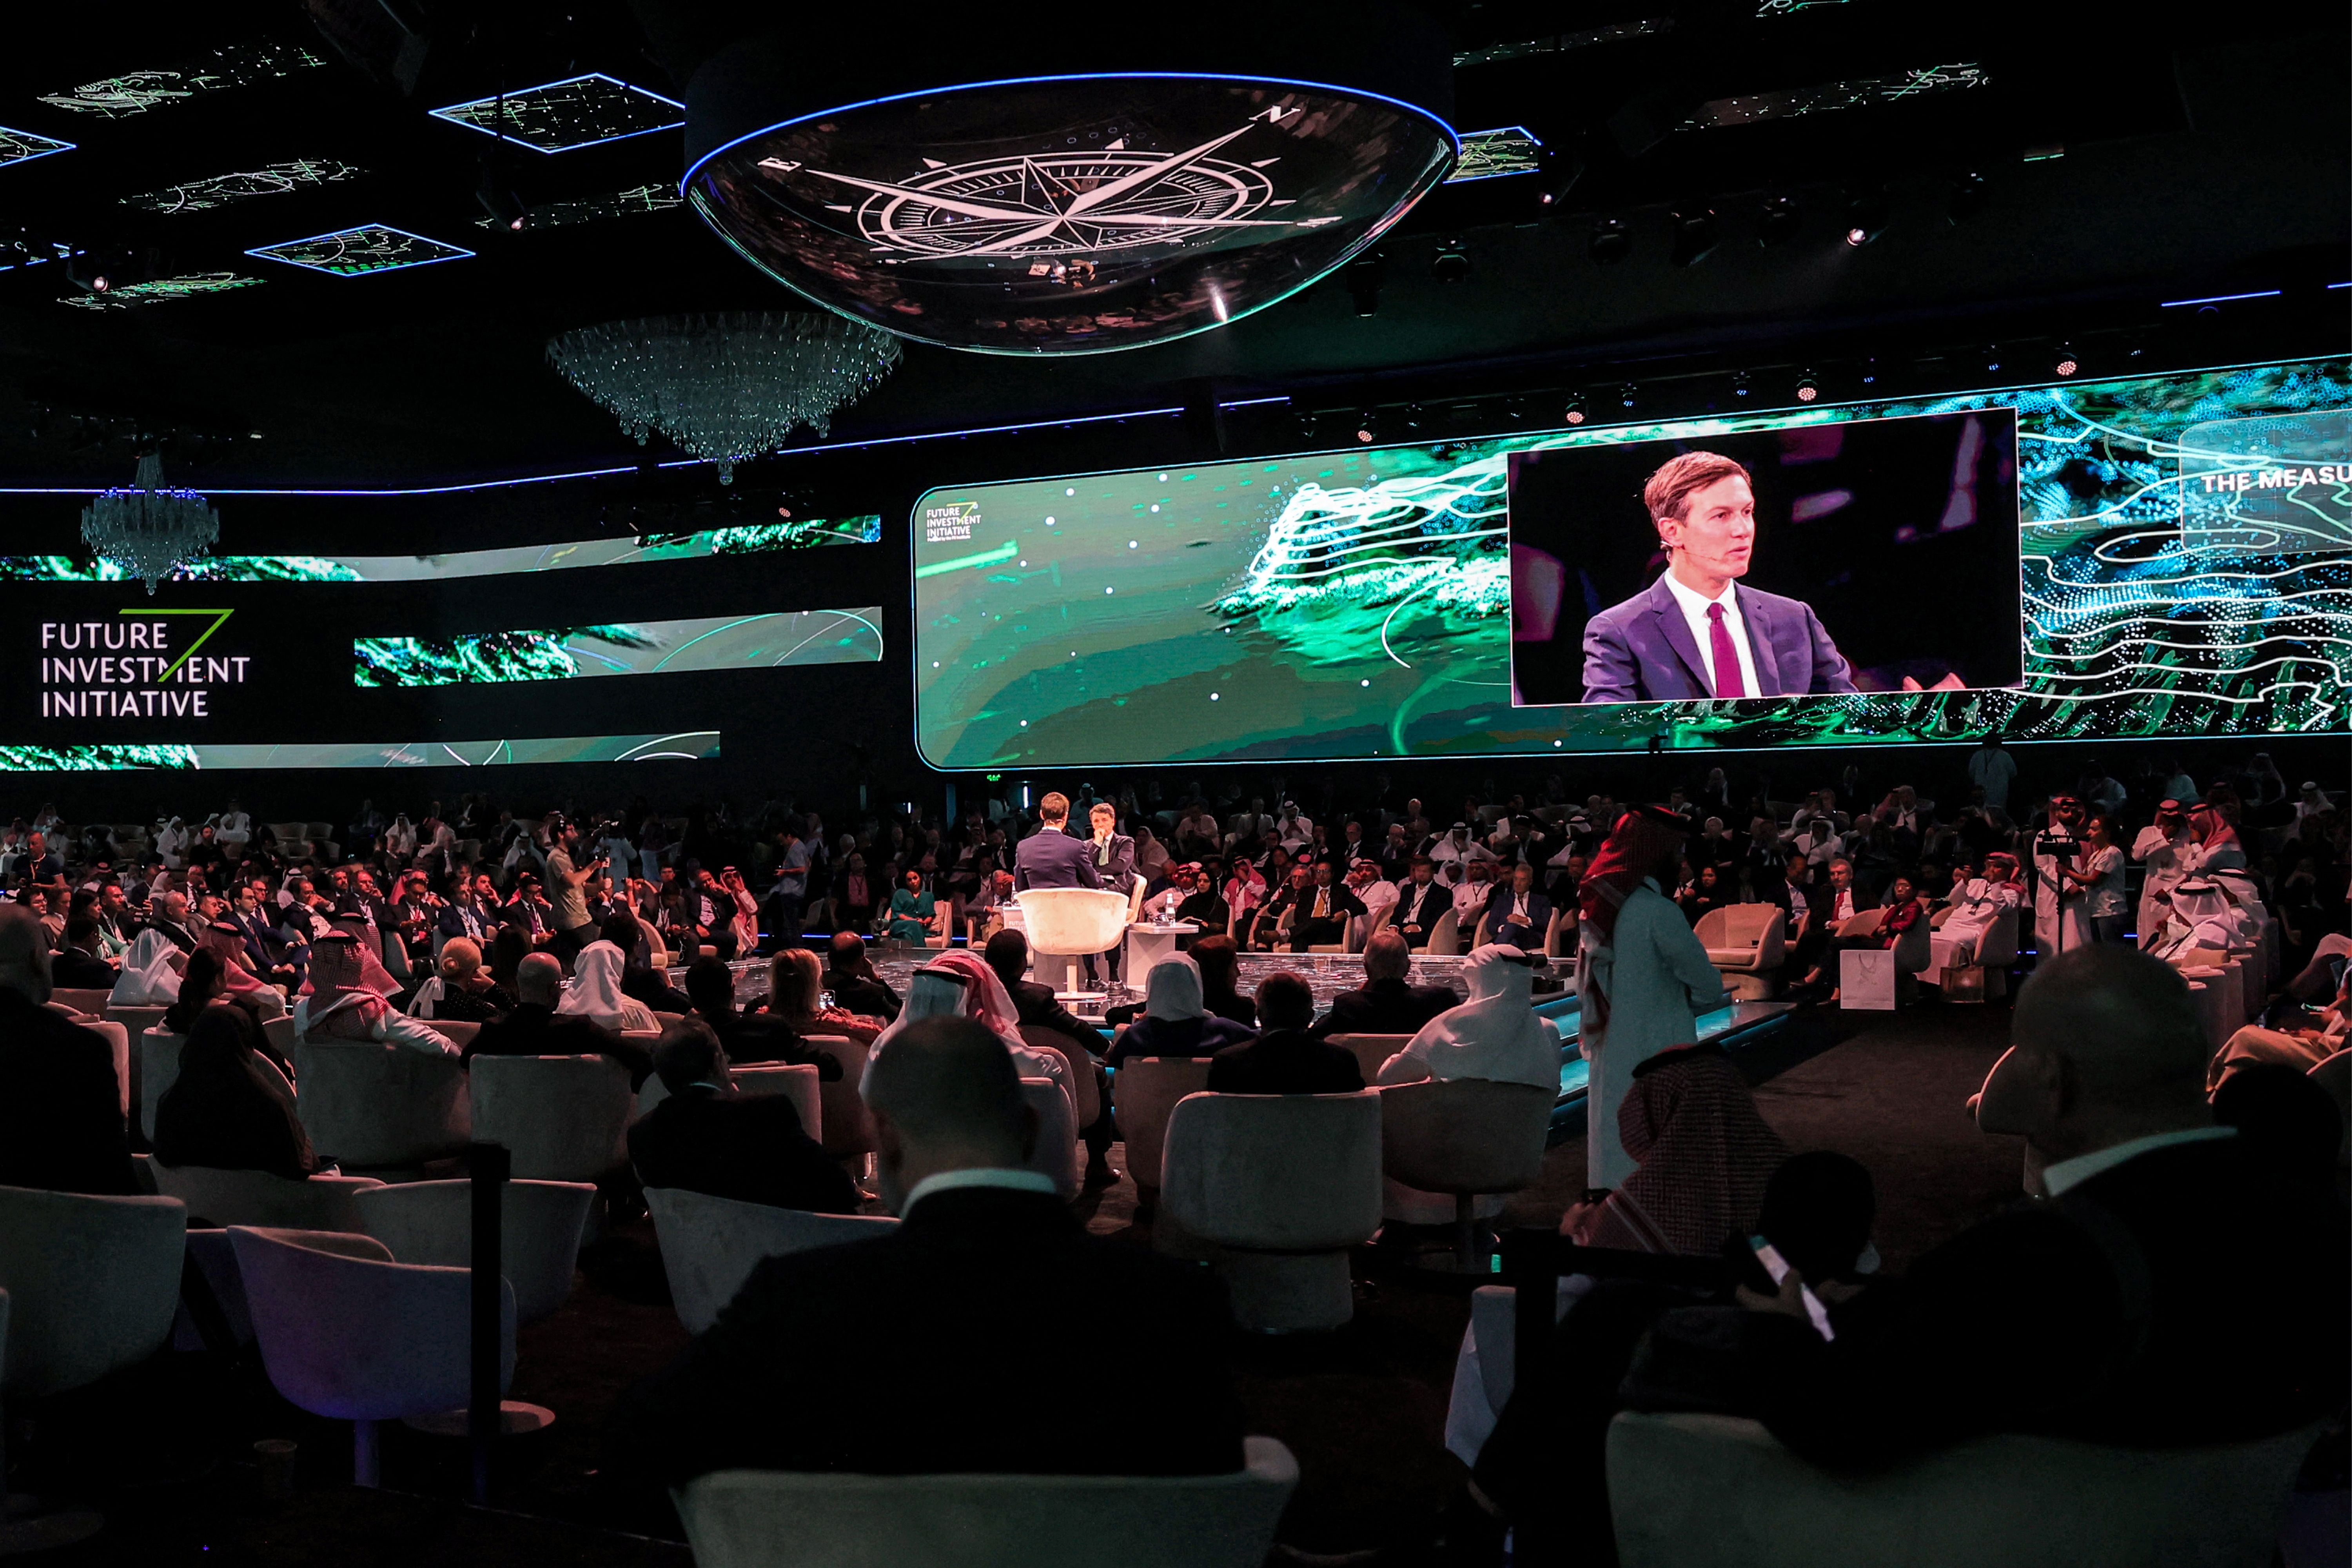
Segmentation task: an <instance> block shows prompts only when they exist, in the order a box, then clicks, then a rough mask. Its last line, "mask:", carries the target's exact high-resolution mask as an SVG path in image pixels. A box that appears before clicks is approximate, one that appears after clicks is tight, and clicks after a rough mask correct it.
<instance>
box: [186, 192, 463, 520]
mask: <svg viewBox="0 0 2352 1568" xmlns="http://www.w3.org/2000/svg"><path fill="white" fill-rule="evenodd" d="M372 228H380V229H382V230H383V231H384V232H385V233H386V234H396V235H398V236H400V237H402V238H403V239H413V240H415V241H417V242H418V243H419V244H423V245H434V246H438V247H441V249H443V250H444V251H446V252H447V253H448V254H446V255H443V256H428V257H426V258H425V259H424V260H422V261H395V262H394V263H393V264H392V265H391V266H389V267H363V268H360V269H359V270H357V271H355V272H338V271H336V270H335V269H334V268H331V267H321V266H320V265H319V264H318V263H317V262H315V261H297V260H295V259H294V258H292V257H290V256H280V255H278V254H277V253H278V251H280V250H283V249H284V248H285V247H288V246H289V245H308V244H310V242H311V241H312V240H314V239H341V238H343V237H346V236H348V235H354V234H365V233H366V232H367V231H368V230H370V229H372ZM246 254H247V256H253V257H258V258H260V259H262V260H264V261H276V262H279V263H282V264H283V265H285V266H288V267H299V268H301V269H302V270H303V271H305V272H323V273H325V274H326V275H327V276H328V277H330V278H371V277H373V276H374V275H375V274H377V273H379V272H405V271H407V270H408V269H409V268H412V267H430V266H432V265H433V264H434V263H435V262H436V261H462V260H464V259H466V258H467V257H470V256H472V255H473V254H474V252H472V251H470V250H467V248H466V247H464V246H461V245H451V244H450V243H449V242H448V241H446V240H441V239H435V238H434V237H431V236H430V235H423V234H411V233H409V232H408V230H406V229H404V228H394V227H393V226H392V225H390V224H388V223H362V224H355V225H353V226H352V227H350V228H333V229H329V230H328V231H327V232H326V233H324V234H310V235H305V236H303V237H301V238H300V239H281V240H278V242H277V243H276V244H274V245H265V246H260V247H257V248H255V249H252V250H248V251H247V252H246ZM222 493H223V494H226V493H227V492H226V491H224V492H222Z"/></svg>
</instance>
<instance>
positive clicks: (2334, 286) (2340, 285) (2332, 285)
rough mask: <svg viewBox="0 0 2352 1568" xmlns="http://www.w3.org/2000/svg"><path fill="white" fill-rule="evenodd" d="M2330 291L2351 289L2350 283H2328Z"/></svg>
mask: <svg viewBox="0 0 2352 1568" xmlns="http://www.w3.org/2000/svg"><path fill="white" fill-rule="evenodd" d="M2328 287H2329V288H2330V289H2352V283H2330V284H2329V285H2328Z"/></svg>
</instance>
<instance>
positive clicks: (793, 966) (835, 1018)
mask: <svg viewBox="0 0 2352 1568" xmlns="http://www.w3.org/2000/svg"><path fill="white" fill-rule="evenodd" d="M767 1011H769V1012H771V1013H772V1014H774V1015H775V1016H778V1017H779V1018H782V1020H783V1021H784V1023H785V1024H786V1025H788V1026H790V1027H791V1028H792V1030H793V1033H794V1034H797V1035H800V1036H802V1037H803V1038H805V1037H808V1036H810V1035H839V1036H841V1037H844V1038H845V1039H852V1040H856V1041H857V1042H859V1043H860V1044H862V1045H867V1046H870V1045H872V1044H873V1043H874V1042H875V1040H876V1039H877V1038H878V1037H880V1035H881V1033H882V1029H883V1024H882V1021H881V1020H880V1019H879V1018H867V1017H863V1016H859V1015H857V1014H856V1013H853V1012H851V1011H849V1009H847V1008H846V1007H839V1006H826V1005H824V970H823V969H821V968H820V967H818V964H817V961H816V954H815V953H813V952H810V951H809V950H808V949H806V948H804V947H788V948H785V949H784V950H783V951H782V952H779V953H777V954H776V956H775V957H773V958H772V959H770V960H769V961H768V1005H767Z"/></svg>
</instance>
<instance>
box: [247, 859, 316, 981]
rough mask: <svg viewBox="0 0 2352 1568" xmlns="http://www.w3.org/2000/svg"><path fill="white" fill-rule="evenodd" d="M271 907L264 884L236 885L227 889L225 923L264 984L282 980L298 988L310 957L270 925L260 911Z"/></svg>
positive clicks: (305, 951) (304, 950)
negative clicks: (233, 933)
mask: <svg viewBox="0 0 2352 1568" xmlns="http://www.w3.org/2000/svg"><path fill="white" fill-rule="evenodd" d="M273 906H274V900H271V899H270V897H269V884H268V882H267V881H262V880H254V881H249V882H240V883H238V884H237V885H236V888H235V889H232V890H231V895H230V900H229V914H228V918H229V921H230V923H231V924H233V925H235V926H236V933H237V935H238V936H239V937H240V938H241V939H243V941H244V942H245V955H246V957H247V958H248V959H250V960H252V961H253V972H254V973H256V974H258V975H259V976H261V978H262V979H263V980H264V981H266V982H272V983H275V982H278V981H281V980H282V981H287V982H289V983H291V984H296V985H299V984H301V983H302V970H303V966H304V964H305V963H308V961H309V957H310V954H309V952H308V950H307V949H306V948H304V947H303V946H301V945H299V944H298V943H296V942H293V941H292V940H290V939H289V936H288V935H287V933H286V932H284V931H279V930H278V928H277V927H276V926H275V925H272V924H271V923H270V921H269V918H268V915H267V914H265V913H264V912H263V910H265V909H267V908H270V907H273Z"/></svg>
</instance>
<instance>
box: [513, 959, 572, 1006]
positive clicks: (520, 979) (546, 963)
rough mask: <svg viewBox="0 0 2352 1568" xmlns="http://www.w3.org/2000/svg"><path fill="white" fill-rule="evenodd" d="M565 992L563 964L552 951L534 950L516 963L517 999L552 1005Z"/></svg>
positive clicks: (530, 1003) (534, 1004)
mask: <svg viewBox="0 0 2352 1568" xmlns="http://www.w3.org/2000/svg"><path fill="white" fill-rule="evenodd" d="M562 992H563V965H562V963H559V962H557V960H556V957H555V955H554V954H553V953H551V952H534V953H532V954H531V955H530V957H529V958H526V959H524V960H523V961H522V962H521V963H518V964H516V965H515V1000H516V1001H518V1002H520V1003H524V1004H526V1005H530V1006H535V1007H552V1006H554V1005H555V999H556V997H558V996H559V995H561V994H562Z"/></svg>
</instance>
